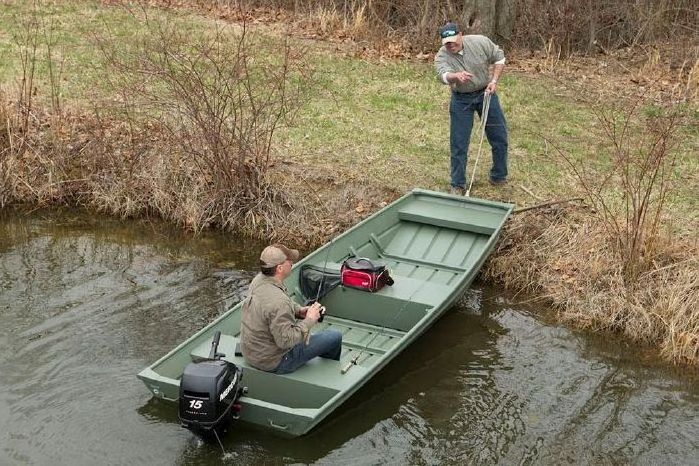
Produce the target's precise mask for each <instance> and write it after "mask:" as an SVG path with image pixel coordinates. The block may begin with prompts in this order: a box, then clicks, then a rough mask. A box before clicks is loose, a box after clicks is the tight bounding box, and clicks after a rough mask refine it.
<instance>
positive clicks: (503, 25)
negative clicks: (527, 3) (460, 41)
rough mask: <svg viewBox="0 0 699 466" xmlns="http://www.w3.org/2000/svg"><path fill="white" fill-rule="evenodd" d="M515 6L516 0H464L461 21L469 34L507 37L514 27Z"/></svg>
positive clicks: (496, 37)
mask: <svg viewBox="0 0 699 466" xmlns="http://www.w3.org/2000/svg"><path fill="white" fill-rule="evenodd" d="M515 6H516V2H515V0H463V3H462V8H461V12H460V15H459V23H460V24H461V27H462V28H463V29H464V32H465V33H467V34H483V35H486V36H488V37H490V38H492V39H495V40H497V39H507V38H509V37H510V36H511V35H512V31H513V28H514V20H515Z"/></svg>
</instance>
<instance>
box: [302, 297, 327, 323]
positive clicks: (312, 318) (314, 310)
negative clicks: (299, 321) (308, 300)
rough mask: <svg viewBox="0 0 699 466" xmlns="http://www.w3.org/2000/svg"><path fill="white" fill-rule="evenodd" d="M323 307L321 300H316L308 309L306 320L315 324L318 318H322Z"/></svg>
mask: <svg viewBox="0 0 699 466" xmlns="http://www.w3.org/2000/svg"><path fill="white" fill-rule="evenodd" d="M321 307H323V306H321V305H320V303H319V302H315V303H313V304H311V305H310V306H308V308H307V309H306V318H305V320H307V321H309V322H311V323H313V324H315V323H316V322H318V319H320V308H321Z"/></svg>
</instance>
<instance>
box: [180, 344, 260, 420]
mask: <svg viewBox="0 0 699 466" xmlns="http://www.w3.org/2000/svg"><path fill="white" fill-rule="evenodd" d="M219 338H220V332H216V335H215V336H214V341H213V343H212V350H211V355H210V357H211V359H210V360H205V361H200V362H193V363H190V364H188V365H187V366H186V367H185V368H184V372H183V373H182V379H181V380H180V400H179V418H180V422H181V423H182V425H183V426H184V427H186V428H188V429H191V430H193V431H195V432H206V431H210V430H212V429H215V428H218V427H223V426H224V425H225V424H226V423H227V422H228V421H229V420H231V419H237V418H238V413H239V411H240V405H239V404H238V399H239V398H240V397H241V396H242V395H243V393H244V392H245V391H246V389H245V387H243V386H242V384H241V380H242V378H243V370H242V369H241V368H239V367H238V366H236V365H235V364H233V363H230V362H227V361H223V360H221V359H220V358H221V357H224V356H225V355H224V354H220V353H217V352H216V349H217V347H218V340H219Z"/></svg>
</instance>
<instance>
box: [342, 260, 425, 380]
mask: <svg viewBox="0 0 699 466" xmlns="http://www.w3.org/2000/svg"><path fill="white" fill-rule="evenodd" d="M435 273H437V270H436V269H435V270H433V271H432V274H431V275H430V276H429V277H427V278H426V279H425V281H423V282H422V285H420V286H418V287H417V288H416V289H415V291H413V293H412V294H411V295H410V296H409V297H408V300H407V301H405V303H403V305H402V306H401V308H400V309H399V310H398V312H397V313H396V315H395V316H394V317H393V319H391V320H390V321H389V322H386V323H385V324H384V325H383V326H382V327H381V330H380V331H379V332H376V333H374V336H373V338H372V339H371V340H369V341H368V342H367V344H366V345H364V347H363V348H362V349H361V350H360V351H359V353H358V354H357V355H356V356H354V357H353V358H352V359H350V361H349V362H348V363H347V364H346V365H345V367H343V368H342V369H341V370H340V373H341V374H342V375H345V374H346V373H347V372H349V370H350V369H351V368H352V366H357V365H359V362H358V361H359V358H361V357H362V355H363V354H364V352H365V351H366V349H367V348H369V345H371V344H372V343H373V342H374V340H376V338H377V337H379V336H383V335H384V334H385V333H386V329H387V328H388V324H393V323H395V322H396V320H398V317H400V315H401V314H402V313H403V311H404V310H405V309H406V308H407V307H408V304H410V303H412V302H413V298H414V297H415V295H416V294H417V292H418V291H420V290H421V289H422V288H423V287H424V286H425V285H426V284H427V283H428V282H429V281H430V279H431V278H432V277H433V276H434V274H435ZM366 352H367V353H368V356H367V358H366V359H368V358H369V357H371V353H369V352H368V351H366ZM362 362H363V361H362Z"/></svg>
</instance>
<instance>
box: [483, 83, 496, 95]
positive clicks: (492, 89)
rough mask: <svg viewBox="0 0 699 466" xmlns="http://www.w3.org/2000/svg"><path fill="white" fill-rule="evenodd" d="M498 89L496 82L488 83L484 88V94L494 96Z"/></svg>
mask: <svg viewBox="0 0 699 466" xmlns="http://www.w3.org/2000/svg"><path fill="white" fill-rule="evenodd" d="M497 88H498V83H497V81H490V82H489V83H488V86H487V87H486V88H485V93H486V94H495V91H496V90H497Z"/></svg>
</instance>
